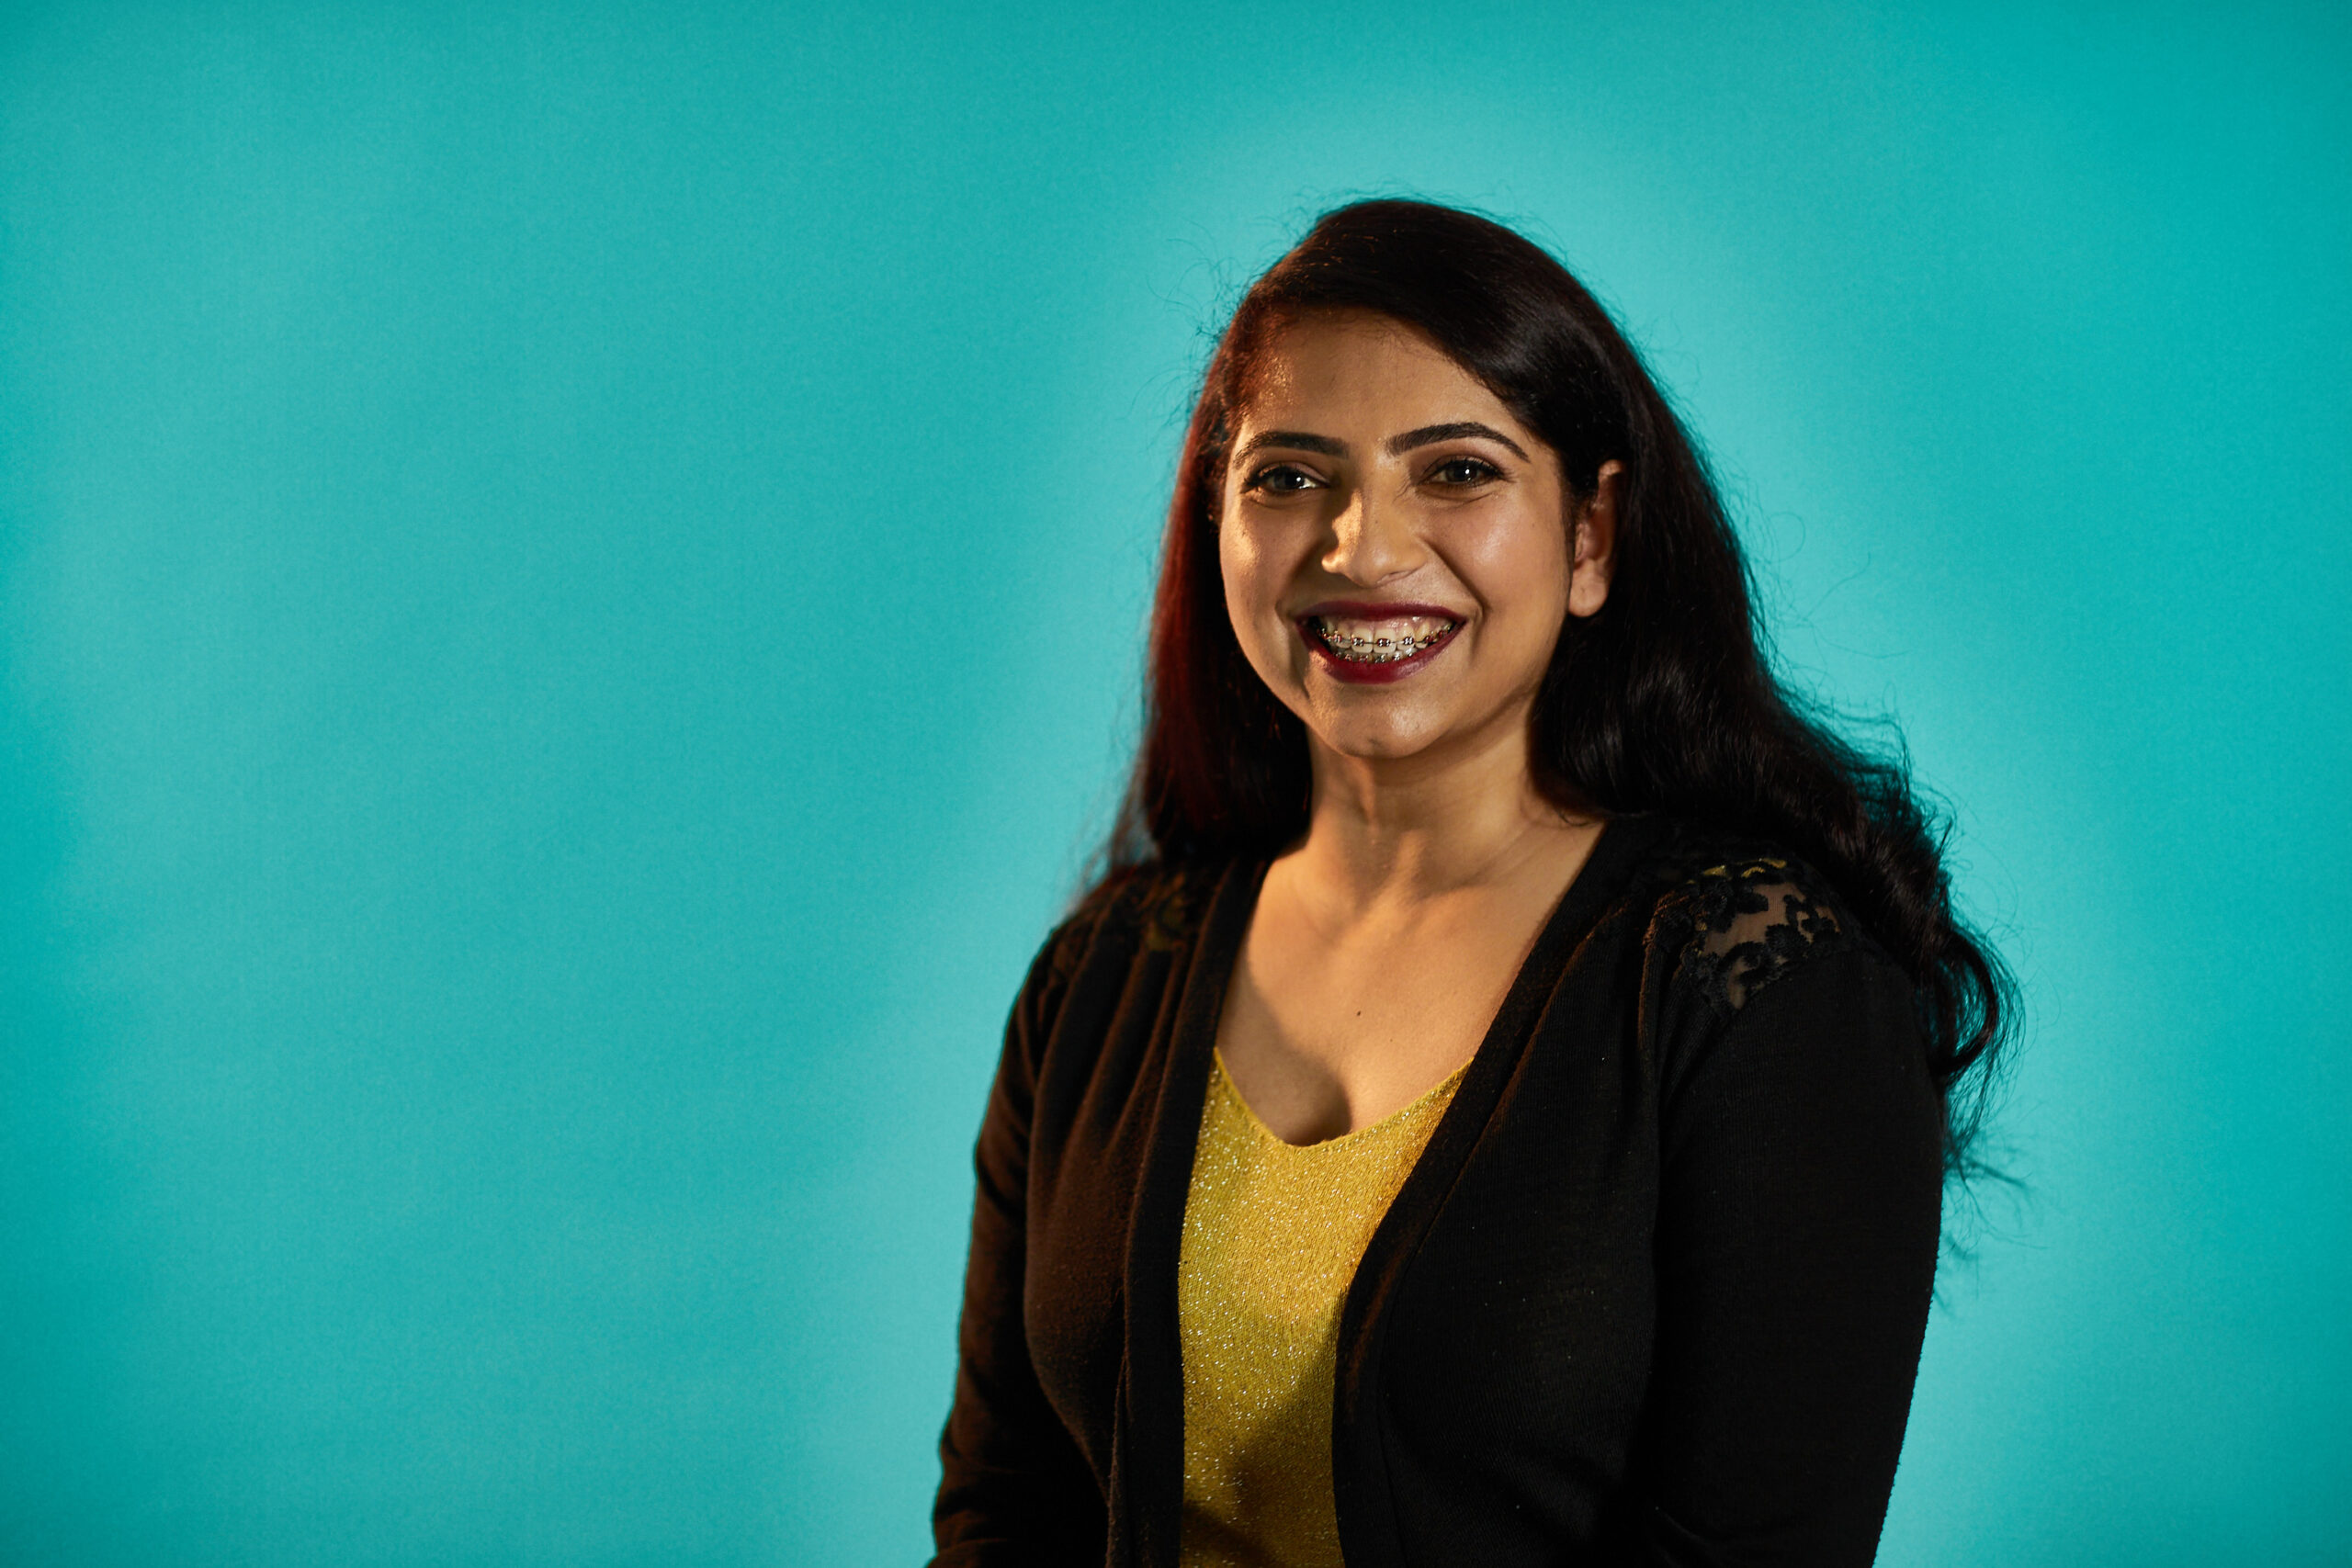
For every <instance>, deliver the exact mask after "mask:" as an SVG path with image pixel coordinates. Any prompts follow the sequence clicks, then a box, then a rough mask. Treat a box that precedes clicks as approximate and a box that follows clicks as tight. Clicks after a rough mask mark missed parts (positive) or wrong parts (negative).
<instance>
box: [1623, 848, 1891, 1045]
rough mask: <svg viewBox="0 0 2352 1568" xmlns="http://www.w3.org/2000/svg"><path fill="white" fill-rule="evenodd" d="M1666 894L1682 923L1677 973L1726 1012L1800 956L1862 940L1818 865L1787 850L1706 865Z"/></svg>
mask: <svg viewBox="0 0 2352 1568" xmlns="http://www.w3.org/2000/svg"><path fill="white" fill-rule="evenodd" d="M1666 902H1667V906H1668V910H1670V911H1671V913H1672V915H1673V916H1674V917H1675V918H1674V920H1673V924H1674V926H1675V927H1677V928H1679V929H1678V930H1677V931H1675V932H1674V938H1673V940H1674V945H1676V946H1677V947H1679V950H1680V951H1679V954H1678V957H1677V960H1676V965H1675V967H1676V972H1677V974H1678V975H1679V977H1680V979H1681V981H1682V982H1683V983H1684V984H1696V985H1697V986H1698V987H1699V988H1700V989H1701V990H1702V992H1703V993H1704V994H1705V996H1706V998H1707V999H1708V1000H1709V1001H1710V1002H1712V1003H1713V1004H1714V1005H1715V1006H1716V1007H1717V1008H1719V1009H1721V1010H1724V1011H1726V1012H1736V1011H1737V1010H1739V1009H1740V1008H1742V1007H1744V1006H1746V1005H1747V1001H1748V998H1751V997H1753V996H1755V995H1756V993H1757V992H1758V991H1760V990H1762V989H1763V988H1764V987H1766V986H1769V985H1770V984H1771V983H1772V982H1773V981H1774V980H1776V979H1778V978H1779V977H1780V976H1781V974H1782V973H1784V972H1785V971H1786V970H1787V969H1788V968H1789V966H1790V965H1791V964H1794V963H1795V962H1796V961H1797V960H1799V959H1801V958H1804V957H1808V956H1810V955H1813V954H1815V953H1826V952H1828V951H1832V950H1837V949H1843V948H1846V947H1849V946H1852V945H1853V944H1854V943H1855V942H1856V941H1857V940H1859V939H1858V936H1857V933H1856V931H1855V928H1854V925H1853V921H1852V918H1851V917H1850V916H1849V915H1848V914H1847V913H1846V912H1845V911H1844V910H1842V909H1841V908H1838V904H1837V902H1836V899H1835V898H1834V897H1833V896H1832V895H1831V894H1830V892H1829V890H1828V889H1827V888H1826V886H1824V885H1823V884H1822V882H1821V881H1820V878H1819V877H1818V875H1817V874H1815V872H1814V871H1813V869H1812V868H1811V867H1809V866H1807V865H1805V864H1804V863H1803V862H1801V861H1795V860H1790V859H1786V858H1783V857H1780V856H1774V855H1769V854H1755V855H1749V856H1745V857H1734V858H1730V859H1726V860H1724V861H1721V862H1719V863H1714V864H1712V865H1703V866H1701V867H1699V868H1698V869H1697V870H1695V871H1694V872H1692V873H1691V875H1690V877H1689V880H1688V881H1686V882H1684V883H1683V884H1682V886H1680V887H1679V889H1677V890H1676V891H1675V892H1674V893H1673V894H1670V895H1669V896H1668V899H1667V901H1666ZM1661 913H1662V915H1663V914H1665V913H1667V911H1665V910H1662V911H1661ZM1661 934H1664V933H1661Z"/></svg>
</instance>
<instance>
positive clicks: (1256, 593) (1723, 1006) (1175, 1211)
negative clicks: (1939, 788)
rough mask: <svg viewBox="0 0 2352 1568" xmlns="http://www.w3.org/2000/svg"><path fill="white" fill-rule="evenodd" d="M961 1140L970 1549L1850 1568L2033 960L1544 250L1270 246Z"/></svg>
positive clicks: (961, 1382)
mask: <svg viewBox="0 0 2352 1568" xmlns="http://www.w3.org/2000/svg"><path fill="white" fill-rule="evenodd" d="M1150 698H1151V701H1150V708H1149V714H1148V724H1147V732H1146V736H1145V740H1144V745H1143V749H1142V753H1141V756H1140V759H1139V761H1138V764H1137V767H1136V776H1135V780H1134V784H1133V786H1132V789H1131V791H1130V795H1129V797H1128V804H1127V809H1126V814H1125V820H1124V822H1123V825H1122V830H1121V834H1120V836H1119V837H1118V838H1117V839H1116V840H1114V846H1113V853H1112V864H1113V867H1114V869H1113V871H1112V873H1111V874H1109V875H1108V876H1106V877H1105V878H1104V879H1103V881H1102V882H1101V884H1100V885H1099V886H1097V887H1096V888H1095V889H1094V890H1093V891H1092V892H1091V894H1090V895H1089V896H1088V897H1086V898H1085V899H1084V900H1083V901H1082V902H1081V904H1080V907H1079V908H1078V911H1077V913H1076V914H1074V915H1073V916H1072V917H1071V918H1070V919H1069V920H1068V921H1066V922H1065V923H1064V924H1063V925H1062V926H1061V927H1060V928H1059V929H1057V931H1055V932H1054V934H1053V936H1052V937H1051V939H1050V940H1049V941H1048V942H1046V946H1045V948H1044V950H1043V951H1042V952H1041V953H1039V954H1038V956H1037V959H1036V962H1035V964H1034V965H1033V966H1032V968H1031V970H1030V973H1029V976H1028V979H1027V982H1026V984H1025V985H1024V986H1023V989H1022V992H1021V994H1020V997H1019V998H1018V1000H1017V1002H1016V1003H1015V1006H1014V1008H1013V1012H1012V1021H1011V1023H1010V1025H1009V1027H1008V1030H1007V1034H1006V1040H1005V1048H1004V1055H1003V1058H1002V1062H1001V1067H1000V1070H999V1073H998V1077H997V1080H996V1084H995V1087H994V1089H993V1090H992V1092H991V1094H990V1097H989V1104H988V1110H987V1113H986V1117H985V1120H984V1122H983V1125H982V1128H981V1133H980V1138H979V1145H978V1176H979V1183H978V1202H977V1205H976V1209H975V1215H974V1221H973V1235H972V1250H971V1256H970V1262H969V1271H968V1275H967V1285H966V1297H965V1305H964V1315H963V1323H962V1328H961V1333H960V1350H961V1361H960V1366H959V1370H958V1374H957V1378H956V1396H955V1404H954V1406H953V1409H952V1411H951V1413H950V1415H949V1417H948V1421H947V1426H946V1429H945V1432H944V1437H943V1438H942V1444H941V1452H942V1457H943V1461H944V1472H945V1473H944V1482H943V1484H942V1486H941V1488H940V1492H939V1495H938V1500H937V1504H936V1507H935V1510H934V1527H935V1532H936V1535H937V1540H938V1544H939V1558H938V1561H939V1562H942V1563H959V1564H960V1563H984V1562H987V1563H994V1562H1004V1563H1015V1562H1017V1563H1023V1564H1033V1563H1059V1562H1069V1563H1094V1562H1112V1563H1123V1564H1125V1563H1132V1564H1180V1563H1181V1564H1185V1565H1187V1568H1189V1565H1192V1564H1210V1563H1259V1562H1264V1563H1285V1564H1288V1563H1336V1562H1341V1561H1342V1560H1344V1561H1345V1562H1348V1563H1350V1564H1351V1565H1354V1568H1367V1565H1374V1564H1405V1563H1477V1564H1483V1565H1497V1568H1498V1565H1508V1564H1517V1563H1537V1562H1543V1563H1558V1562H1589V1563H1631V1562H1644V1563H1674V1564H1702V1563H1731V1562H1738V1563H1743V1564H1746V1563H1760V1562H1791V1563H1806V1564H1828V1563H1846V1562H1855V1563H1860V1562H1869V1561H1870V1560H1871V1555H1872V1553H1873V1551H1875V1549H1876V1543H1877V1539H1878V1533H1879V1529H1880V1525H1881V1522H1882V1520H1883V1516H1884V1512H1885V1507H1886V1500H1887V1495H1888V1492H1889V1490H1890V1488H1891V1486H1892V1484H1893V1481H1894V1465H1895V1459H1896V1456H1897V1453H1898V1452H1899V1450H1900V1449H1901V1446H1902V1438H1903V1428H1904V1424H1905V1417H1906V1415H1907V1411H1908V1407H1909V1402H1910V1396H1911V1386H1912V1382H1913V1379H1914V1377H1915V1375H1916V1371H1917V1360H1918V1353H1919V1346H1920V1339H1921V1335H1922V1333H1923V1331H1924V1328H1925V1324H1926V1319H1927V1313H1928V1300H1929V1294H1930V1291H1931V1288H1932V1285H1933V1280H1934V1275H1935V1265H1936V1257H1937V1251H1938V1245H1937V1244H1938V1236H1939V1221H1940V1196H1941V1190H1942V1186H1943V1182H1944V1180H1945V1179H1946V1177H1947V1175H1951V1174H1959V1173H1963V1172H1964V1171H1965V1169H1966V1167H1967V1159H1968V1147H1969V1137H1970V1134H1971V1132H1972V1130H1973V1119H1974V1118H1973V1108H1974V1106H1975V1105H1976V1104H1977V1102H1978V1086H1979V1085H1981V1083H1982V1081H1983V1078H1984V1077H1985V1072H1986V1070H1987V1069H1988V1067H1989V1066H1990V1057H1991V1055H1992V1053H1993V1051H1994V1049H1995V1047H1996V1044H1997V1043H1998V1041H1999V1039H2000V1037H2001V1032H2002V1022H2003V1017H2004V1013H2003V1005H2002V1004H2003V999H2004V997H2005V994H2006V987H2007V982H2006V979H2005V977H2004V976H2003V972H2002V971H2001V969H2000V968H1999V966H1998V964H1997V962H1996V959H1995V958H1994V957H1993V956H1992V955H1991V954H1989V953H1987V952H1986V951H1985V949H1983V948H1982V947H1981V946H1979V945H1978V944H1977V943H1976V942H1974V941H1973V940H1972V939H1971V937H1970V936H1969V935H1968V934H1967V932H1966V931H1964V930H1962V927H1961V926H1960V924H1959V923H1958V922H1957V921H1956V920H1955V919H1954V917H1953V914H1952V912H1951V907H1950V901H1949V898H1948V896H1947V892H1946V886H1945V881H1944V876H1943V873H1942V871H1941V869H1940V867H1939V860H1938V850H1939V839H1938V836H1937V834H1936V833H1935V831H1934V830H1933V829H1932V828H1931V826H1930V825H1929V824H1928V822H1927V821H1926V820H1925V819H1924V818H1923V816H1922V814H1921V812H1920V811H1919V809H1918V808H1917V806H1916V805H1915V803H1914V801H1913V798H1912V795H1911V794H1910V791H1909V789H1908V787H1907V785H1906V783H1905V778H1904V776H1903V774H1902V773H1901V772H1900V771H1899V770H1898V769H1895V768H1894V767H1890V766H1886V765H1883V764H1880V763H1876V762H1873V761H1870V760H1868V759H1866V758H1864V757H1862V756H1861V755H1860V754H1859V753H1858V752H1856V751H1855V750H1852V749H1850V748H1849V747H1848V746H1846V745H1844V744H1842V743H1841V742H1840V741H1838V739H1835V738H1834V737H1833V736H1831V735H1830V734H1829V733H1828V732H1826V730H1825V729H1824V728H1820V727H1819V726H1817V725H1816V724H1815V723H1813V722H1810V721H1809V720H1808V719H1807V718H1806V717H1804V716H1803V715H1802V713H1801V712H1800V711H1799V710H1798V709H1797V708H1796V707H1795V706H1794V705H1792V703H1791V701H1790V700H1789V699H1788V698H1787V697H1786V696H1785V695H1784V694H1782V693H1781V692H1780V690H1779V689H1778V688H1777V686H1776V685H1775V683H1774V682H1773V680H1772V678H1771V676H1770V673H1769V672H1768V671H1767V669H1766V667H1765V664H1764V661H1763V660H1762V659H1761V658H1760V657H1759V654H1758V647H1757V639H1756V635H1755V632H1754V630H1753V627H1752V623H1751V615H1750V608H1749V598H1748V593H1747V581H1746V575H1745V569H1744V566H1743V563H1742V560H1741V558H1740V554H1739V550H1738V547H1737V545H1736V541H1735V538H1734V536H1733V534H1732V532H1731V530H1730V528H1729V526H1728V525H1727V524H1726V522H1725V519H1724V513H1723V509H1722V506H1721V503H1720V502H1719V500H1718V499H1717V496H1716V494H1715V491H1714V490H1713V486H1712V484H1711V482H1710V480H1709V479H1708V476H1707V473H1706V471H1705V468H1704V467H1703V465H1702V461H1701V460H1700V458H1699V457H1698V456H1697V454H1696V453H1695V451H1694V450H1693V448H1692V446H1691V443H1690V442H1689V440H1688V439H1687V438H1686V436H1685V435H1684V434H1683V432H1682V430H1681V428H1680V426H1679V424H1678V423H1677V422H1676V419H1675V417H1674V415H1673V414H1672V412H1670V411H1669V410H1668V407H1667V405H1666V403H1665V401H1664V400H1663V399H1662V398H1661V397H1660V396H1659V394H1658V392H1657V389H1656V388H1655V387H1654V386H1653V385H1652V384H1651V382H1650V380H1649V378H1648V377H1647V376H1646V375H1645V372H1644V370H1643V368H1642V366H1641V364H1640V362H1639V360H1638V358H1637V357H1636V355H1634V352H1633V350H1632V349H1631V348H1630V347H1629V346H1628V345H1627V344H1626V343H1625V342H1624V340H1623V337H1622V336H1621V335H1620V334H1619V333H1618V332H1617V331H1616V330H1615V328H1614V327H1613V326H1612V325H1611V322H1610V321H1609V319H1608V317H1607V316H1606V314H1605V313H1604V312H1603V311H1602V310H1600V307H1599V306H1598V305H1597V304H1596V303H1595V302H1594V301H1593V299H1591V297H1590V296H1589V295H1588V294H1587V293H1586V292H1585V291H1584V289H1583V288H1581V287H1579V286H1578V285H1577V283H1576V281H1575V280H1574V279H1573V278H1571V277H1570V276H1568V275H1567V273H1566V271H1564V270H1563V269H1562V268H1561V267H1560V266H1559V265H1558V264H1556V263H1555V262H1554V261H1553V260H1552V259H1551V258H1550V257H1549V256H1547V255H1546V254H1544V253H1543V252H1542V251H1541V250H1539V249H1537V248H1536V247H1535V246H1533V245H1532V244H1530V243H1527V242H1526V241H1525V240H1523V239H1521V238H1520V237H1519V236H1518V235H1516V234H1513V233H1512V232H1510V231H1508V230H1506V229H1503V228H1500V227H1498V226H1497V225H1495V224H1493V223H1490V222H1488V221H1487V220H1483V219H1479V218H1476V217H1473V216H1470V215H1467V214H1464V213H1461V212H1457V211H1453V210H1450V209H1444V208H1439V207H1432V206H1427V205H1423V204H1419V203H1412V202H1397V201H1379V202H1366V203H1363V204H1360V205H1356V206H1352V207H1348V208H1343V209H1340V210H1338V211H1335V212H1332V213H1330V214H1329V215H1328V216H1326V217H1325V218H1324V219H1323V220H1321V221H1319V222H1318V223H1317V224H1316V226H1315V227H1314V229H1313V230H1312V231H1310V232H1309V233H1308V234H1307V236H1306V238H1305V239H1304V240H1303V241H1301V242H1300V243H1299V244H1298V245H1297V246H1296V247H1295V249H1294V250H1292V251H1291V252H1290V254H1287V255H1286V256H1284V257H1283V259H1282V260H1281V261H1280V262H1279V263H1277V264H1276V265H1274V267H1273V268H1272V270H1271V271H1270V272H1268V273H1267V274H1266V276H1264V277H1262V278H1261V279H1260V280H1259V281H1258V283H1257V284H1256V285H1255V286H1254V287H1252V288H1251V289H1250V292H1249V293H1248V295H1247V296H1246V297H1245V298H1244V299H1243V300H1242V302H1241V304H1240V306H1239V308H1238V310H1236V312H1235V315H1234V319H1233V321H1232V323H1231V325H1230V326H1229V327H1228V329H1227V332H1226V333H1225V336H1224V338H1223V339H1222V341H1221V342H1220V344H1219V345H1218V348H1217V350H1216V355H1215V356H1214V358H1213V359H1212V361H1211V363H1210V366H1209V368H1208V371H1207V374H1206V377H1205V378H1204V385H1203V389H1202V392H1201V397H1200V401H1199V405H1198V407H1197V408H1196V410H1195V411H1194V413H1193V420H1192V423H1191V426H1190V430H1189V432H1188V434H1187V436H1186V439H1185V445H1184V450H1183V455H1182V462H1181V467H1180V469H1179V474H1178V480H1177V485H1176V493H1175V497H1174V501H1173V504H1172V505H1171V508H1170V517H1169V533H1168V541H1167V548H1166V555H1165V559H1164V563H1163V566H1162V571H1161V578H1160V583H1159V597H1158V601H1157V605H1156V609H1155V612H1154V617H1153V626H1152V641H1151V666H1150Z"/></svg>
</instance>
